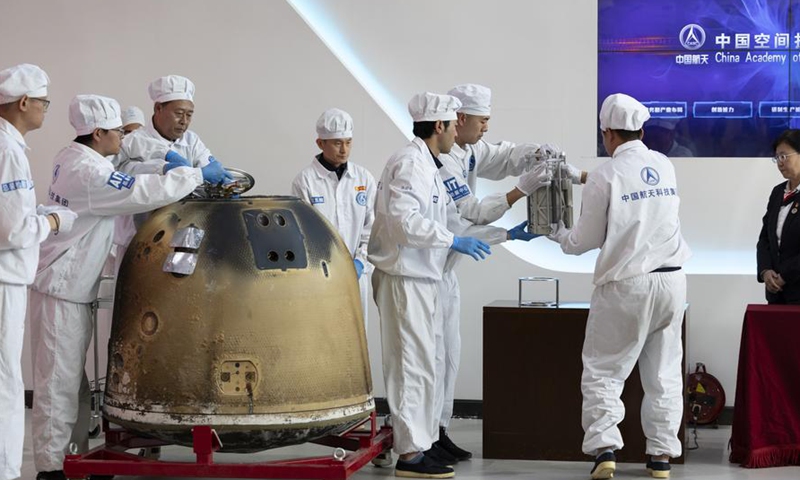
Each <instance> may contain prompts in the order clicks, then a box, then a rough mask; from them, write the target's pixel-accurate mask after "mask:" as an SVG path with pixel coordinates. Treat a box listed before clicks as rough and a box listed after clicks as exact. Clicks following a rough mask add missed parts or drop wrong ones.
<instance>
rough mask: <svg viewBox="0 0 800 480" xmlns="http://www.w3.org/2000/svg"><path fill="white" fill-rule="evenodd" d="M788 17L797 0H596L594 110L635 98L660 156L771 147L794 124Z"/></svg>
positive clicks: (797, 111)
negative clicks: (607, 101) (613, 98)
mask: <svg viewBox="0 0 800 480" xmlns="http://www.w3.org/2000/svg"><path fill="white" fill-rule="evenodd" d="M798 17H800V0H599V25H598V31H599V43H598V104H597V108H598V111H599V109H600V105H601V104H602V101H603V99H604V98H605V97H606V96H608V95H610V94H612V93H618V92H621V93H627V94H628V95H631V96H632V97H634V98H636V99H638V100H639V101H641V102H642V103H643V104H645V105H646V106H647V107H648V108H649V109H650V115H651V120H650V121H649V122H647V124H646V125H645V136H644V141H645V143H646V144H647V145H648V146H649V147H650V148H652V149H655V150H659V151H661V152H663V153H665V154H666V155H667V156H671V157H766V156H771V155H772V141H773V140H774V138H775V137H777V135H778V134H779V133H780V132H782V131H783V130H785V129H786V128H790V127H793V128H797V127H798V126H800V86H798V85H799V83H800V28H799V24H800V21H799V20H800V19H799V18H798ZM598 138H599V137H598ZM598 153H599V154H601V155H605V150H604V149H603V147H602V141H599V142H598Z"/></svg>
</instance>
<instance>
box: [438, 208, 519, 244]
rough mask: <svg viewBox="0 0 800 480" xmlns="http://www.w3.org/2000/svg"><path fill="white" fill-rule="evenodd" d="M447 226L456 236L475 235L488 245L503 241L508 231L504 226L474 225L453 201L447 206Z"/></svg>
mask: <svg viewBox="0 0 800 480" xmlns="http://www.w3.org/2000/svg"><path fill="white" fill-rule="evenodd" d="M447 228H448V230H450V231H451V232H453V234H455V236H457V237H475V238H477V239H478V240H483V241H484V242H486V243H488V244H489V245H496V244H498V243H503V242H505V241H506V238H507V236H508V231H507V230H506V229H504V228H499V227H493V226H491V225H474V224H473V223H472V222H471V221H469V220H468V219H466V218H464V217H463V216H462V215H461V212H459V211H458V209H457V208H456V207H455V205H454V204H453V202H450V204H449V205H448V206H447Z"/></svg>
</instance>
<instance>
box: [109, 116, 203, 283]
mask: <svg viewBox="0 0 800 480" xmlns="http://www.w3.org/2000/svg"><path fill="white" fill-rule="evenodd" d="M169 150H172V151H174V152H176V153H178V154H180V155H181V156H182V157H183V158H185V159H187V160H189V162H191V164H192V166H193V167H199V168H203V167H205V166H206V165H208V163H209V162H208V159H209V157H211V156H212V155H213V154H212V153H211V150H209V149H208V147H206V145H205V143H203V141H202V140H200V137H199V136H198V135H197V134H196V133H194V132H193V131H192V130H186V131H185V132H183V135H181V136H180V138H178V139H177V140H175V141H174V142H173V141H170V140H167V139H166V138H164V137H162V136H161V134H160V133H158V131H157V130H156V129H155V127H153V125H147V126H144V127H142V128H138V129H136V130H134V131H133V132H132V133H130V134H128V135H125V138H124V139H122V148H121V149H120V152H119V153H118V154H117V155H115V156H114V157H113V158H112V160H111V162H112V163H113V164H114V166H115V167H117V170H119V171H120V172H123V173H127V174H128V175H138V174H140V173H159V174H160V173H161V172H162V171H163V170H164V165H166V163H167V162H166V161H165V160H164V157H165V156H166V155H167V152H168V151H169ZM144 218H146V217H136V221H143V220H144ZM134 235H136V224H135V223H134V221H133V218H132V217H129V218H125V217H119V218H117V226H116V233H115V234H114V237H115V242H114V243H115V244H116V245H117V246H118V247H117V256H116V265H115V269H114V271H115V272H116V271H118V270H119V266H120V264H121V262H122V257H124V256H125V249H126V248H128V243H130V241H131V239H132V238H133V236H134Z"/></svg>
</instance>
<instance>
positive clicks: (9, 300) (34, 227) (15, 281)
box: [0, 118, 50, 480]
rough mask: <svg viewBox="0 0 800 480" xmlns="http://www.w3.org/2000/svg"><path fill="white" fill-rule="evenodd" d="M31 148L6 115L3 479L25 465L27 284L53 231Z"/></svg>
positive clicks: (1, 252) (0, 297)
mask: <svg viewBox="0 0 800 480" xmlns="http://www.w3.org/2000/svg"><path fill="white" fill-rule="evenodd" d="M27 149H28V146H27V145H26V143H25V140H24V138H23V137H22V134H21V133H20V132H19V130H17V129H16V128H15V127H14V126H13V125H11V123H9V122H8V121H6V120H5V119H4V118H0V480H10V479H13V478H18V477H19V476H20V468H21V467H22V444H23V440H24V438H25V385H24V384H23V380H22V344H23V339H24V334H25V309H26V307H27V285H29V284H30V283H31V282H32V281H33V278H34V275H35V274H36V262H38V259H39V244H40V243H41V242H42V241H44V239H46V238H47V236H48V235H49V234H50V223H49V221H48V220H47V217H46V216H44V215H37V214H36V194H35V193H34V191H33V177H32V176H31V169H30V165H29V164H28V158H27V156H26V155H25V152H26V150H27Z"/></svg>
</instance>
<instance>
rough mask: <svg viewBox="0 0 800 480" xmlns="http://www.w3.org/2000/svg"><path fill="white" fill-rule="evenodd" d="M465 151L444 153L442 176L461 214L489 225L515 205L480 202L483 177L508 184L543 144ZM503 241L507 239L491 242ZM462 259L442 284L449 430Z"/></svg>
mask: <svg viewBox="0 0 800 480" xmlns="http://www.w3.org/2000/svg"><path fill="white" fill-rule="evenodd" d="M465 147H466V148H461V147H459V146H458V145H457V144H456V145H453V149H452V150H450V153H448V154H442V155H441V156H440V157H439V160H440V161H441V162H442V168H441V169H439V173H440V175H441V176H442V179H444V184H445V186H446V187H447V193H449V194H450V197H451V198H452V199H453V201H455V203H456V206H457V207H458V212H459V213H460V214H461V216H462V217H464V218H465V219H467V220H469V221H470V222H472V223H474V224H476V225H487V224H490V223H492V222H494V221H495V220H497V219H499V218H500V217H502V216H503V215H504V214H505V213H506V212H507V211H508V209H509V208H511V207H510V206H509V205H508V201H507V200H506V194H505V193H494V194H491V195H487V196H486V197H484V198H481V199H478V198H477V197H476V196H475V187H476V185H477V183H478V177H481V178H486V179H489V180H502V179H503V178H506V177H508V176H519V175H521V174H523V173H524V172H525V171H526V170H527V169H528V168H529V167H530V166H532V165H533V162H534V161H535V158H534V154H535V152H536V151H537V150H538V149H539V145H536V144H520V145H516V144H513V143H511V142H501V143H497V144H492V143H488V142H486V141H484V140H479V141H478V143H476V144H474V145H466V146H465ZM503 241H505V237H503V238H502V239H499V238H498V239H496V240H494V241H492V242H490V243H500V242H503ZM460 257H462V255H461V254H459V253H458V252H452V251H451V252H450V253H448V255H447V263H446V264H445V268H444V276H443V278H442V282H441V283H440V285H439V298H441V299H442V316H443V321H444V327H443V328H444V334H443V335H444V364H443V365H438V366H437V370H438V372H439V375H440V376H441V377H442V378H443V389H442V390H440V391H437V392H436V393H437V395H441V396H443V398H442V400H441V401H440V402H439V401H437V403H442V411H441V413H440V414H439V425H441V426H443V427H448V426H449V425H450V418H451V417H452V416H453V399H454V396H455V388H456V378H457V377H458V367H459V362H460V359H461V331H460V324H461V322H460V319H461V291H460V287H459V284H458V277H457V276H456V272H455V267H456V265H457V264H458V260H459V258H460ZM437 398H438V397H437Z"/></svg>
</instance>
